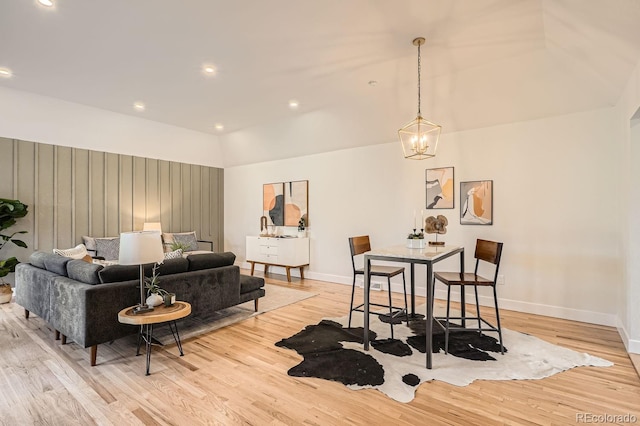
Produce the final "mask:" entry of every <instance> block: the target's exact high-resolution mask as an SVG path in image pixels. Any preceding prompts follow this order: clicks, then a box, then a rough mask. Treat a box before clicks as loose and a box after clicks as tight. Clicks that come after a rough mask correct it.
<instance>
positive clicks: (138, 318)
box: [118, 301, 191, 376]
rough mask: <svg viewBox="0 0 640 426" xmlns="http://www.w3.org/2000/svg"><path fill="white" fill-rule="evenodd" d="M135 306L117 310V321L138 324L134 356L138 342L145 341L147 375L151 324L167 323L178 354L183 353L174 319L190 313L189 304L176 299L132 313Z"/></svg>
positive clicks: (138, 352) (149, 358) (138, 348)
mask: <svg viewBox="0 0 640 426" xmlns="http://www.w3.org/2000/svg"><path fill="white" fill-rule="evenodd" d="M134 308H135V306H130V307H128V308H124V309H123V310H121V311H120V312H118V321H120V322H121V323H123V324H131V325H139V326H140V330H138V347H137V349H136V356H138V355H140V343H141V341H142V340H144V341H145V346H146V350H147V374H146V375H147V376H148V375H149V365H150V364H151V339H152V334H153V325H154V324H160V323H165V322H168V323H169V329H170V330H171V334H173V338H174V340H175V341H176V345H178V350H179V351H180V356H183V355H184V352H182V343H181V342H180V334H178V325H177V324H176V320H179V319H182V318H184V317H186V316H188V315H189V314H190V313H191V305H190V304H189V303H187V302H180V301H176V302H175V303H174V304H173V305H171V306H164V305H160V306H156V307H155V308H153V311H149V312H144V313H141V314H134V313H133V309H134Z"/></svg>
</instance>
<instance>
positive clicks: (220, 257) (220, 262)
mask: <svg viewBox="0 0 640 426" xmlns="http://www.w3.org/2000/svg"><path fill="white" fill-rule="evenodd" d="M187 260H188V261H189V270H190V271H199V270H201V269H211V268H219V267H220V266H230V265H233V262H235V261H236V255H235V254H233V253H232V252H230V251H226V252H224V253H205V254H193V255H191V256H189V257H187Z"/></svg>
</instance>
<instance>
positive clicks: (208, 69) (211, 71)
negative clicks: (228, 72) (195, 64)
mask: <svg viewBox="0 0 640 426" xmlns="http://www.w3.org/2000/svg"><path fill="white" fill-rule="evenodd" d="M216 71H218V69H217V68H216V67H215V66H214V65H203V66H202V72H204V73H205V74H206V75H215V74H216Z"/></svg>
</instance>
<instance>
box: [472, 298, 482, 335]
mask: <svg viewBox="0 0 640 426" xmlns="http://www.w3.org/2000/svg"><path fill="white" fill-rule="evenodd" d="M473 289H474V290H475V291H476V315H478V333H479V334H480V335H481V336H482V320H481V319H480V302H479V300H478V286H477V285H475V286H473Z"/></svg>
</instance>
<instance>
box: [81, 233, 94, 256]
mask: <svg viewBox="0 0 640 426" xmlns="http://www.w3.org/2000/svg"><path fill="white" fill-rule="evenodd" d="M82 242H83V243H84V245H85V246H86V247H87V251H91V252H93V254H96V239H95V238H93V237H87V236H86V235H83V236H82Z"/></svg>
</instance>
